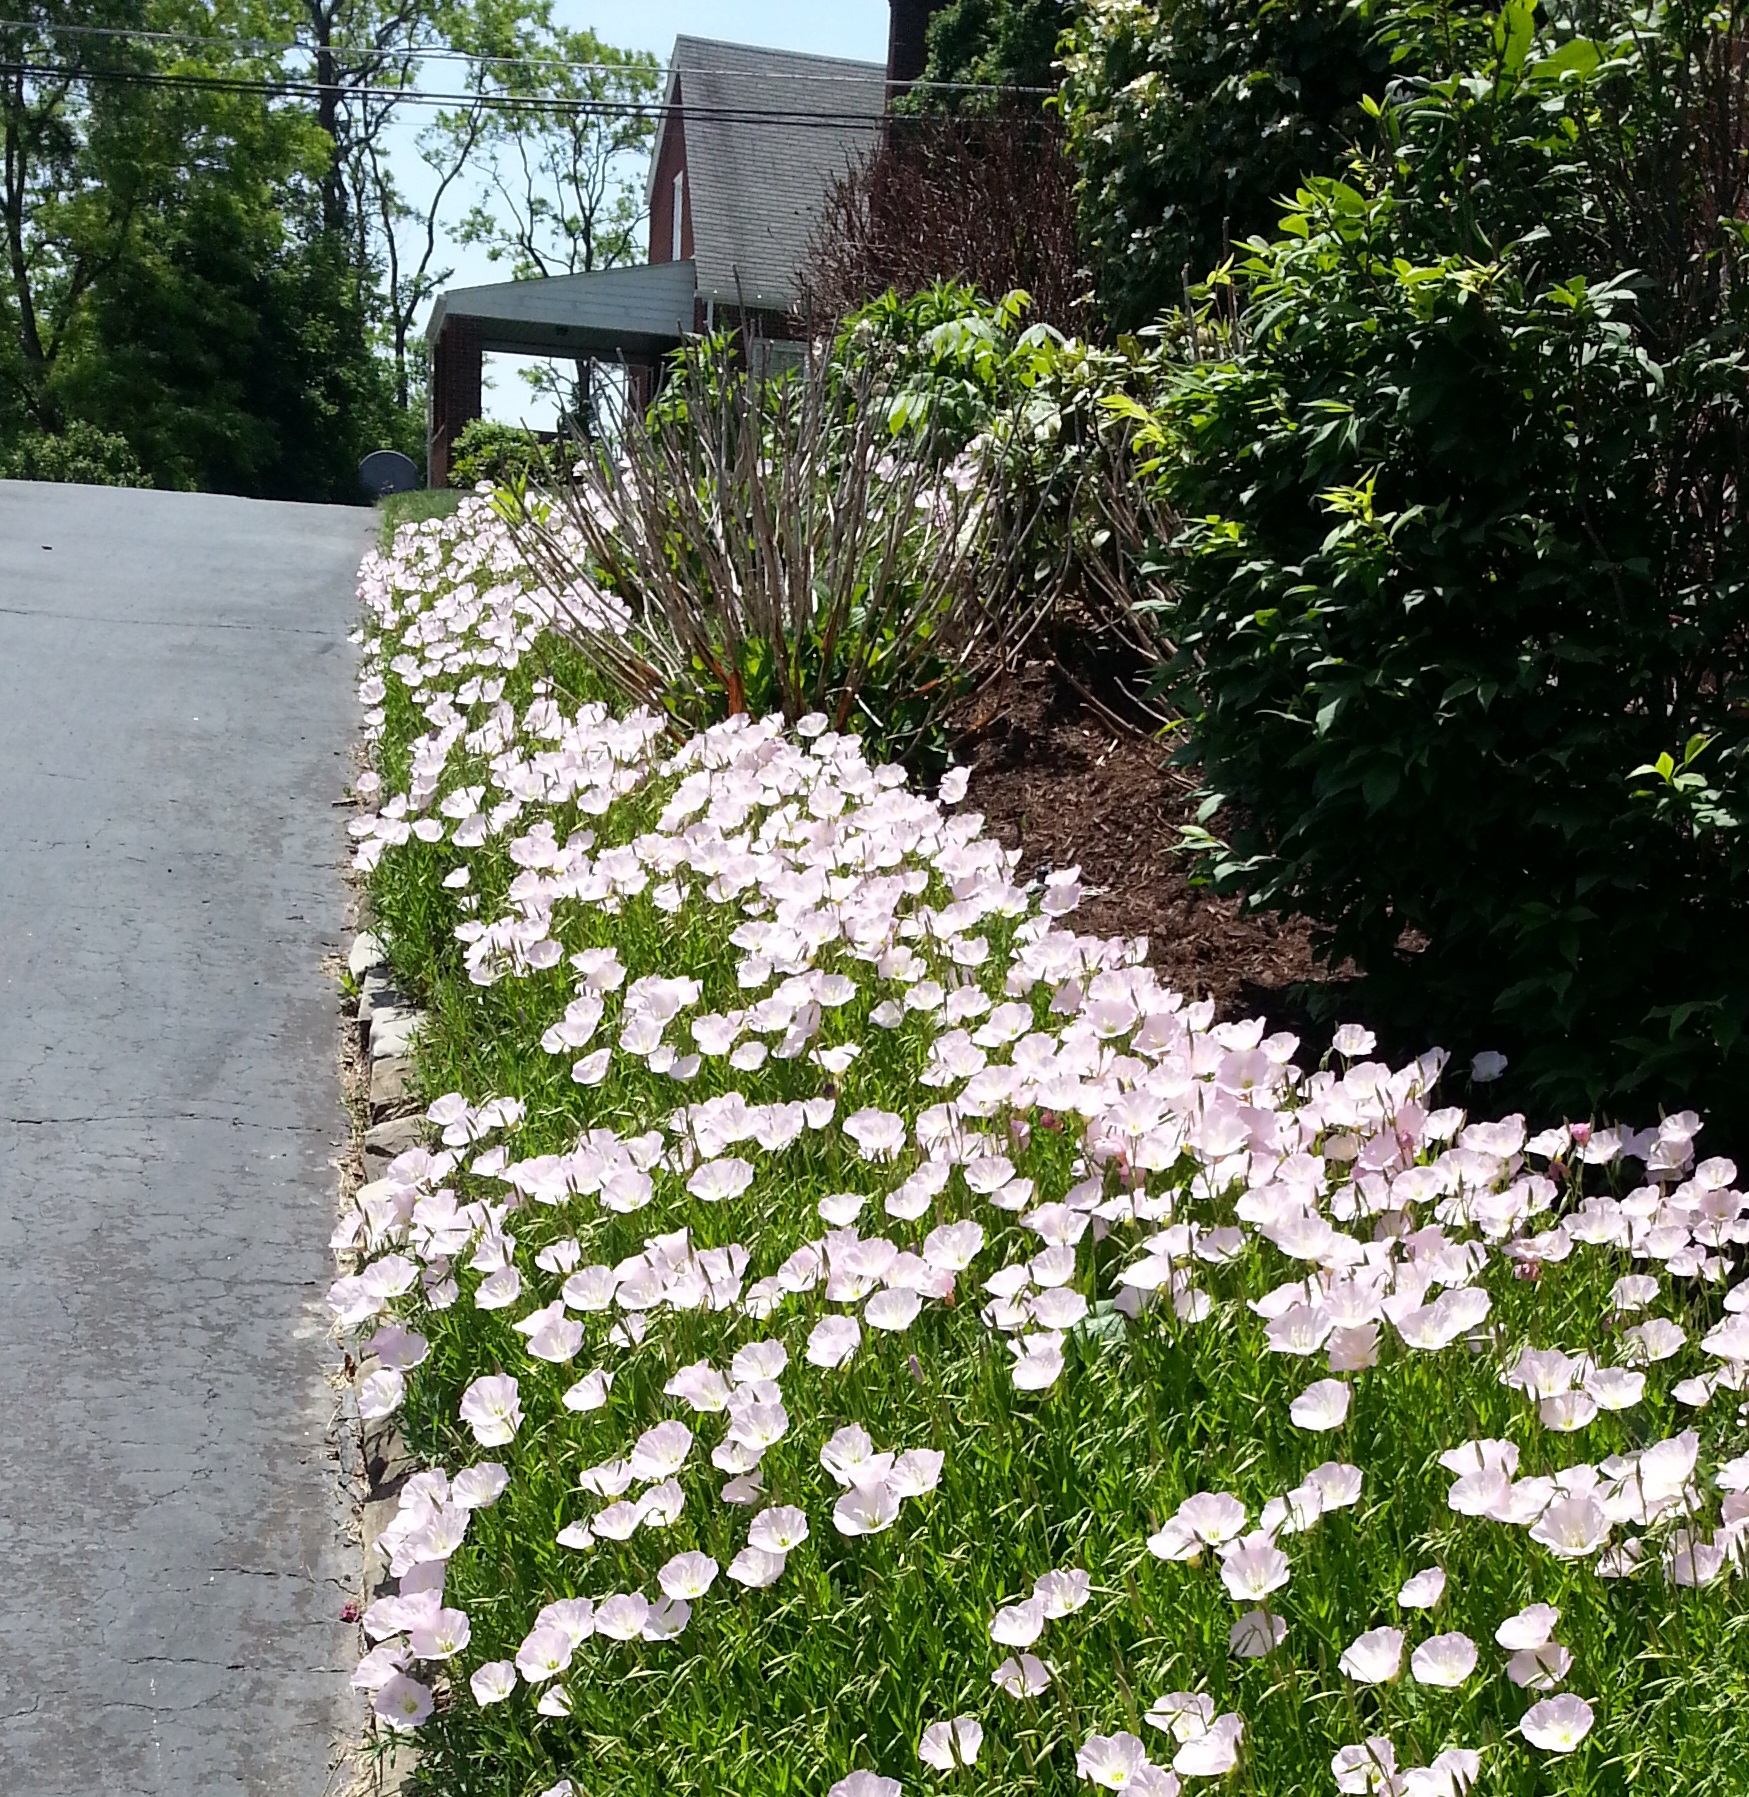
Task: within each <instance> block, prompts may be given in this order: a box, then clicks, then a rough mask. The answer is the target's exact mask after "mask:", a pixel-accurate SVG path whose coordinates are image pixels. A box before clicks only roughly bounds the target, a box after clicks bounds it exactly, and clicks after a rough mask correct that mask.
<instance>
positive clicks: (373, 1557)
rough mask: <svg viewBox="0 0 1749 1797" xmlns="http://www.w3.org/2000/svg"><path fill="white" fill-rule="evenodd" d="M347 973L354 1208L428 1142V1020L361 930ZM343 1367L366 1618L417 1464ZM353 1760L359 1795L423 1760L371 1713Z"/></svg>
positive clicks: (394, 1780) (369, 1795) (385, 1585)
mask: <svg viewBox="0 0 1749 1797" xmlns="http://www.w3.org/2000/svg"><path fill="white" fill-rule="evenodd" d="M346 971H347V972H348V973H349V974H350V975H351V977H352V979H353V980H354V981H355V982H356V984H357V987H358V992H359V998H358V1005H357V1010H356V1013H355V1023H354V1024H353V1026H352V1027H354V1028H356V1032H357V1034H356V1054H355V1055H349V1056H346V1057H344V1058H345V1059H346V1060H347V1061H348V1062H349V1064H350V1065H351V1067H352V1069H353V1073H352V1079H351V1082H350V1083H351V1086H352V1091H351V1093H350V1096H351V1098H352V1100H353V1103H352V1105H351V1106H350V1108H351V1110H352V1114H353V1118H354V1143H353V1146H354V1148H355V1149H356V1150H357V1151H359V1153H360V1154H361V1156H362V1160H363V1168H364V1179H363V1183H362V1184H361V1185H359V1186H358V1187H357V1189H356V1190H352V1191H348V1192H346V1193H344V1194H343V1198H344V1200H345V1202H347V1203H348V1204H351V1203H355V1202H356V1201H357V1198H358V1195H359V1193H360V1192H363V1191H365V1190H367V1189H368V1187H369V1186H370V1185H371V1184H372V1183H373V1182H374V1181H376V1180H379V1179H381V1178H382V1176H383V1174H384V1173H385V1172H386V1171H387V1169H388V1166H389V1163H390V1162H391V1161H393V1160H394V1159H395V1157H396V1156H397V1155H399V1154H404V1153H405V1152H406V1151H407V1150H408V1149H409V1148H416V1147H419V1146H420V1145H421V1144H423V1143H424V1141H425V1140H426V1123H425V1119H424V1117H423V1116H421V1115H420V1114H419V1112H418V1111H417V1110H410V1109H409V1106H410V1105H411V1103H412V1099H411V1095H410V1093H409V1090H408V1080H409V1075H410V1074H411V1071H412V1049H413V1046H414V1042H415V1039H416V1038H417V1036H418V1033H419V1027H420V1025H421V1023H422V1022H423V1014H422V1013H421V1012H420V1011H418V1010H417V1009H416V1008H415V1007H414V1006H413V1005H412V1004H411V1003H409V1002H408V1000H407V999H406V998H405V996H404V995H403V994H402V993H401V992H400V991H399V990H398V989H397V988H396V986H395V983H394V974H393V970H392V969H391V968H390V967H389V965H388V960H387V957H386V955H385V954H384V951H383V946H382V943H381V942H380V940H379V939H378V938H377V936H376V935H375V934H374V933H373V932H371V931H369V930H364V931H361V932H360V933H359V935H357V936H356V937H355V938H354V939H353V942H352V946H351V949H350V950H349V951H348V953H347V957H346ZM355 1259H356V1257H355V1256H354V1255H353V1254H352V1253H351V1252H349V1251H341V1252H340V1253H339V1255H338V1260H339V1262H340V1266H339V1270H340V1271H342V1272H352V1271H355V1270H356V1267H355V1264H354V1262H355ZM346 1365H347V1369H348V1373H349V1375H350V1376H349V1377H348V1379H347V1380H346V1383H345V1386H344V1390H343V1394H342V1397H341V1411H340V1439H341V1450H342V1470H343V1472H344V1473H345V1475H346V1477H347V1479H348V1482H349V1484H350V1485H351V1487H352V1489H353V1490H354V1491H355V1492H359V1493H362V1501H361V1502H360V1504H359V1510H358V1521H359V1545H360V1550H361V1564H360V1580H359V1590H360V1593H361V1597H360V1600H359V1601H358V1603H357V1604H356V1605H355V1608H356V1610H357V1613H358V1616H359V1617H360V1618H362V1616H363V1613H364V1610H365V1609H366V1608H368V1607H369V1605H370V1604H371V1603H373V1602H374V1601H375V1600H376V1599H377V1598H379V1597H384V1596H389V1595H392V1593H393V1591H394V1582H393V1580H392V1579H391V1577H390V1574H389V1562H388V1558H387V1556H386V1555H385V1554H384V1553H383V1552H382V1551H381V1549H380V1548H379V1547H378V1546H377V1539H378V1537H379V1536H380V1535H381V1534H382V1532H383V1530H384V1529H385V1528H386V1527H387V1526H388V1524H389V1523H390V1522H391V1521H392V1520H393V1518H394V1516H395V1513H396V1511H397V1509H398V1508H399V1495H398V1494H399V1492H400V1488H401V1486H402V1485H403V1484H404V1483H405V1481H406V1479H407V1476H408V1475H409V1474H410V1473H412V1472H413V1471H414V1470H415V1463H414V1461H413V1457H412V1455H411V1454H410V1452H409V1451H408V1449H407V1445H406V1443H405V1441H404V1440H403V1439H402V1437H401V1433H400V1431H399V1430H398V1429H397V1428H396V1427H395V1424H394V1419H393V1418H389V1419H388V1420H386V1421H382V1422H366V1421H365V1420H364V1419H363V1418H362V1417H361V1416H360V1415H359V1410H358V1392H359V1387H360V1386H361V1385H362V1384H363V1382H364V1381H365V1379H367V1378H368V1377H369V1376H370V1375H371V1374H372V1373H373V1372H376V1371H377V1370H378V1362H377V1360H376V1358H375V1356H374V1355H365V1356H363V1357H362V1358H361V1359H359V1360H358V1361H357V1362H356V1363H354V1361H353V1359H352V1356H351V1355H350V1354H348V1356H347V1360H346ZM359 1642H360V1645H359V1651H360V1653H361V1654H362V1653H363V1652H364V1650H365V1649H366V1648H367V1647H369V1646H371V1645H372V1643H371V1642H369V1641H368V1640H367V1639H366V1638H365V1636H364V1633H363V1630H362V1627H361V1629H360V1634H359ZM354 1757H355V1770H356V1773H357V1780H356V1783H355V1786H354V1793H355V1797H397V1794H398V1793H399V1792H401V1791H403V1790H404V1789H405V1787H406V1785H407V1783H408V1781H409V1780H410V1779H411V1777H412V1775H413V1772H414V1769H415V1768H416V1767H417V1765H418V1763H419V1753H418V1749H417V1748H416V1747H415V1746H414V1745H413V1744H412V1742H411V1741H410V1740H409V1739H408V1738H407V1737H406V1736H398V1735H394V1734H392V1733H391V1732H390V1731H388V1730H386V1729H380V1728H378V1727H377V1726H376V1725H375V1722H374V1719H372V1718H371V1717H369V1715H368V1712H367V1717H366V1721H365V1724H364V1736H363V1740H362V1742H361V1744H360V1747H359V1750H358V1751H357V1753H356V1754H355V1756H354Z"/></svg>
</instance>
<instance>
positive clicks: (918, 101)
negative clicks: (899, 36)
mask: <svg viewBox="0 0 1749 1797" xmlns="http://www.w3.org/2000/svg"><path fill="white" fill-rule="evenodd" d="M1072 11H1073V6H1072V4H1071V0H949V3H948V4H947V5H946V6H944V7H942V8H941V10H940V11H939V12H938V13H936V15H935V16H934V18H932V19H931V20H930V21H929V62H928V65H927V66H926V67H925V69H924V71H923V79H924V81H925V82H926V83H927V82H931V81H940V82H976V83H978V84H980V85H983V86H989V87H1028V88H1048V89H1051V90H1053V91H1054V90H1055V89H1056V88H1057V87H1058V86H1059V85H1060V84H1061V81H1062V70H1061V68H1060V67H1059V66H1058V62H1057V45H1058V40H1059V39H1060V38H1061V36H1062V34H1063V32H1064V30H1065V28H1066V27H1067V26H1068V23H1069V16H1070V13H1071V12H1072ZM1042 97H1043V96H1042V95H1041V96H1039V98H1042ZM911 103H912V105H913V106H917V107H921V108H926V109H937V108H946V109H951V110H955V111H985V110H989V109H991V108H992V106H993V105H994V104H996V103H997V97H996V96H994V95H980V94H961V95H955V94H952V93H936V94H932V93H931V92H930V91H929V89H928V87H927V86H925V87H924V88H922V89H920V90H918V92H917V93H915V94H914V95H913V96H911Z"/></svg>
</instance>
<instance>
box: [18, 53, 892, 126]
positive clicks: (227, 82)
mask: <svg viewBox="0 0 1749 1797" xmlns="http://www.w3.org/2000/svg"><path fill="white" fill-rule="evenodd" d="M8 66H9V67H10V68H12V69H14V70H16V71H17V72H18V73H20V74H22V75H26V76H29V77H30V78H32V79H33V80H41V81H69V82H83V83H96V82H105V81H107V82H114V83H117V84H119V85H122V86H128V87H167V88H192V89H195V90H198V91H203V92H207V93H223V94H262V95H266V96H268V97H270V98H273V99H288V98H291V99H320V98H321V97H322V96H323V95H324V94H332V93H336V92H342V93H344V94H346V95H347V97H348V98H351V99H363V100H392V101H394V102H396V103H397V104H400V105H407V106H484V107H486V108H487V109H488V110H489V111H494V112H532V113H567V114H569V113H577V114H584V115H587V116H589V117H593V118H651V119H653V118H661V117H665V116H666V115H667V114H669V113H670V112H673V113H677V114H679V115H680V116H681V117H683V118H687V119H717V120H721V121H722V122H724V123H726V124H739V125H783V126H786V127H793V128H798V129H819V130H843V129H845V128H846V127H849V126H855V125H878V124H881V123H882V122H884V121H885V120H886V118H887V117H888V116H889V115H888V114H887V113H885V112H785V111H783V110H781V109H779V108H772V107H758V108H754V107H734V106H693V105H679V106H669V105H668V104H667V103H666V102H665V101H661V100H653V101H650V102H647V103H642V102H639V101H635V100H569V99H564V98H562V97H560V96H558V95H552V94H490V93H449V94H434V93H427V92H425V91H423V90H422V89H420V88H416V87H365V86H352V85H348V86H346V87H344V88H339V87H336V86H335V85H334V84H333V83H328V82H321V83H319V82H314V81H292V80H284V81H264V80H246V79H244V78H242V77H240V76H225V75H172V74H165V73H163V72H161V71H154V70H149V69H68V68H57V67H55V66H53V65H52V64H47V63H12V64H10V65H8Z"/></svg>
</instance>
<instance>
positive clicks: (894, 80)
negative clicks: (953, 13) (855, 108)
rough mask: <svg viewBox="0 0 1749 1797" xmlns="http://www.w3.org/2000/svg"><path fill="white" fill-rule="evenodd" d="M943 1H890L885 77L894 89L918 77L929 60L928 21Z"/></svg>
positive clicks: (904, 85)
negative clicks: (890, 18)
mask: <svg viewBox="0 0 1749 1797" xmlns="http://www.w3.org/2000/svg"><path fill="white" fill-rule="evenodd" d="M941 7H942V0H892V24H891V26H890V28H889V30H888V33H887V80H888V82H889V83H890V84H891V86H892V89H893V91H895V92H896V91H897V90H898V89H900V88H904V87H909V86H910V85H911V83H912V82H913V81H916V80H918V79H919V78H920V77H921V76H922V74H923V69H924V65H925V64H926V63H927V62H928V61H929V43H928V32H929V21H930V19H931V17H932V16H933V15H934V14H936V13H938V12H940V10H941Z"/></svg>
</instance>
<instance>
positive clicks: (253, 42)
mask: <svg viewBox="0 0 1749 1797" xmlns="http://www.w3.org/2000/svg"><path fill="white" fill-rule="evenodd" d="M0 31H28V32H41V33H43V34H45V35H51V36H55V37H86V38H100V39H121V40H125V41H127V42H130V43H156V44H178V45H184V46H195V47H202V46H205V47H212V48H219V49H227V50H236V51H245V50H246V51H249V52H251V53H253V54H257V55H265V56H316V55H327V56H333V57H335V58H338V59H339V60H341V61H347V60H351V61H357V62H376V63H383V62H397V61H414V62H426V61H435V62H464V63H469V64H471V65H474V66H477V67H481V68H487V67H499V68H506V67H507V68H525V69H561V70H564V71H566V72H569V73H577V74H617V75H624V74H639V73H647V74H653V75H668V74H675V73H679V74H687V75H695V76H696V75H704V76H713V77H726V78H730V79H732V78H735V77H737V76H745V75H747V74H749V73H750V72H752V71H748V70H746V69H713V68H704V67H699V66H696V65H694V66H690V67H682V66H681V65H680V64H678V63H660V62H636V61H627V62H567V61H565V60H563V59H562V58H557V57H535V56H481V55H475V54H474V53H473V52H471V51H467V50H458V49H455V48H454V47H453V46H450V45H428V46H415V45H406V46H403V47H402V48H400V49H393V50H391V49H383V48H380V47H378V46H375V45H368V44H366V45H350V44H307V43H300V42H298V41H297V40H295V39H294V40H292V41H291V42H286V43H282V42H279V41H277V40H274V39H270V38H235V37H216V36H210V35H209V36H201V35H199V34H198V33H195V32H186V31H144V30H140V31H136V30H132V29H130V28H128V27H126V26H118V25H59V24H51V23H46V22H45V23H42V24H32V23H29V22H28V21H25V20H21V19H0ZM874 66H876V65H873V64H871V65H870V67H874ZM756 73H757V78H758V80H759V81H760V82H761V83H765V82H769V81H802V82H816V83H819V82H826V83H832V82H837V83H840V84H850V85H853V86H858V87H865V86H867V85H869V77H868V76H867V75H831V74H826V73H823V72H819V71H811V70H802V69H792V70H788V71H784V70H778V69H764V68H762V69H759V70H758V71H756ZM885 85H886V86H888V87H896V88H902V89H905V90H907V91H910V90H914V89H919V88H921V89H925V90H927V91H931V92H937V93H964V94H1037V95H1045V94H1053V93H1055V92H1056V91H1057V90H1056V89H1055V88H1052V87H1022V86H1019V85H1016V84H1012V83H1004V82H995V81H921V80H920V81H888V82H886V83H885Z"/></svg>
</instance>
